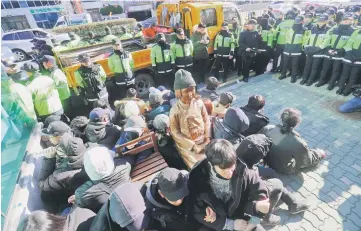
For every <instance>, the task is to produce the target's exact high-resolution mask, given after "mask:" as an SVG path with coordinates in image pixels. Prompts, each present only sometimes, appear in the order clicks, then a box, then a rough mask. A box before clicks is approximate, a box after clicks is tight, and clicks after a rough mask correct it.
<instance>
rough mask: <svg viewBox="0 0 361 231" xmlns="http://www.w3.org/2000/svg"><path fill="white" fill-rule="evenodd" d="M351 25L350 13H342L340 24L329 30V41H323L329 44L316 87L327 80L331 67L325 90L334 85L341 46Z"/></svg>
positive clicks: (340, 61) (337, 73)
mask: <svg viewBox="0 0 361 231" xmlns="http://www.w3.org/2000/svg"><path fill="white" fill-rule="evenodd" d="M351 25H352V15H351V14H344V16H343V18H342V21H341V23H340V25H338V27H336V28H335V29H333V30H332V31H331V39H330V41H325V42H326V43H329V46H328V48H327V49H326V52H325V56H324V60H323V66H322V71H321V75H320V80H319V82H318V83H317V84H316V87H321V86H323V85H325V84H326V83H327V82H328V78H329V71H330V70H331V67H332V76H331V79H330V81H329V85H328V87H327V90H332V89H333V88H334V87H335V84H336V81H337V80H338V78H339V76H340V71H341V64H342V58H343V56H344V53H345V49H343V47H344V46H345V45H346V43H347V41H348V39H349V38H350V36H351V34H352V33H353V32H354V29H353V28H352V27H351Z"/></svg>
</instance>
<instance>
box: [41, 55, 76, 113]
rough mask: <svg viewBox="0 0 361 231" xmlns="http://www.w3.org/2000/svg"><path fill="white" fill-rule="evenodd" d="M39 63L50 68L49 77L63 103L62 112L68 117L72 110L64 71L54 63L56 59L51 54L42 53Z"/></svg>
mask: <svg viewBox="0 0 361 231" xmlns="http://www.w3.org/2000/svg"><path fill="white" fill-rule="evenodd" d="M40 63H42V64H43V66H44V68H46V69H48V70H50V72H51V73H50V77H51V78H52V79H53V80H54V82H55V85H56V88H57V90H58V93H59V98H60V100H61V104H62V105H63V109H64V113H65V114H66V115H68V116H69V117H72V115H70V114H71V113H72V111H71V110H70V107H71V101H70V99H71V98H70V96H71V93H70V89H69V85H68V79H67V77H66V75H65V74H64V72H63V71H62V70H60V69H59V67H58V65H57V64H56V60H55V58H54V57H53V56H50V55H44V56H43V57H42V58H41V59H40Z"/></svg>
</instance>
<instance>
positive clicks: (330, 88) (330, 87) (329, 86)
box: [327, 83, 335, 91]
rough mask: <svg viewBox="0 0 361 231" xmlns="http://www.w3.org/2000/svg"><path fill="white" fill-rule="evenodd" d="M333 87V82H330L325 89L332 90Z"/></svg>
mask: <svg viewBox="0 0 361 231" xmlns="http://www.w3.org/2000/svg"><path fill="white" fill-rule="evenodd" d="M334 88H335V84H332V83H330V84H329V85H328V87H327V90H329V91H332V90H333V89H334Z"/></svg>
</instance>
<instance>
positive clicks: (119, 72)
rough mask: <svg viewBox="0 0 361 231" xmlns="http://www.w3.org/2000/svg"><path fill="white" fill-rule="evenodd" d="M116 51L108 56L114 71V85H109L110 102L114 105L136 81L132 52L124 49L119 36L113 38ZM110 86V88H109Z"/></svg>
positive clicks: (111, 68) (109, 63)
mask: <svg viewBox="0 0 361 231" xmlns="http://www.w3.org/2000/svg"><path fill="white" fill-rule="evenodd" d="M112 45H113V49H114V52H113V53H112V54H111V55H110V56H109V58H108V66H109V69H110V70H111V71H112V72H114V78H113V81H112V83H113V85H107V89H108V93H109V103H110V105H113V103H114V101H115V100H117V99H123V98H124V97H125V93H126V90H127V86H129V87H131V86H133V85H134V83H135V79H134V78H133V68H134V62H133V58H132V54H131V53H130V52H128V51H124V50H123V47H122V43H121V41H120V39H119V38H115V39H113V40H112ZM109 88H110V89H109Z"/></svg>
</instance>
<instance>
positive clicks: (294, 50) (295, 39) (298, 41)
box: [283, 24, 306, 56]
mask: <svg viewBox="0 0 361 231" xmlns="http://www.w3.org/2000/svg"><path fill="white" fill-rule="evenodd" d="M305 40H306V35H305V29H304V28H303V26H302V24H294V25H293V26H292V28H291V29H289V30H288V31H287V32H286V44H285V49H284V50H283V53H284V54H285V55H290V56H298V55H301V54H302V49H303V45H304V42H305Z"/></svg>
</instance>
